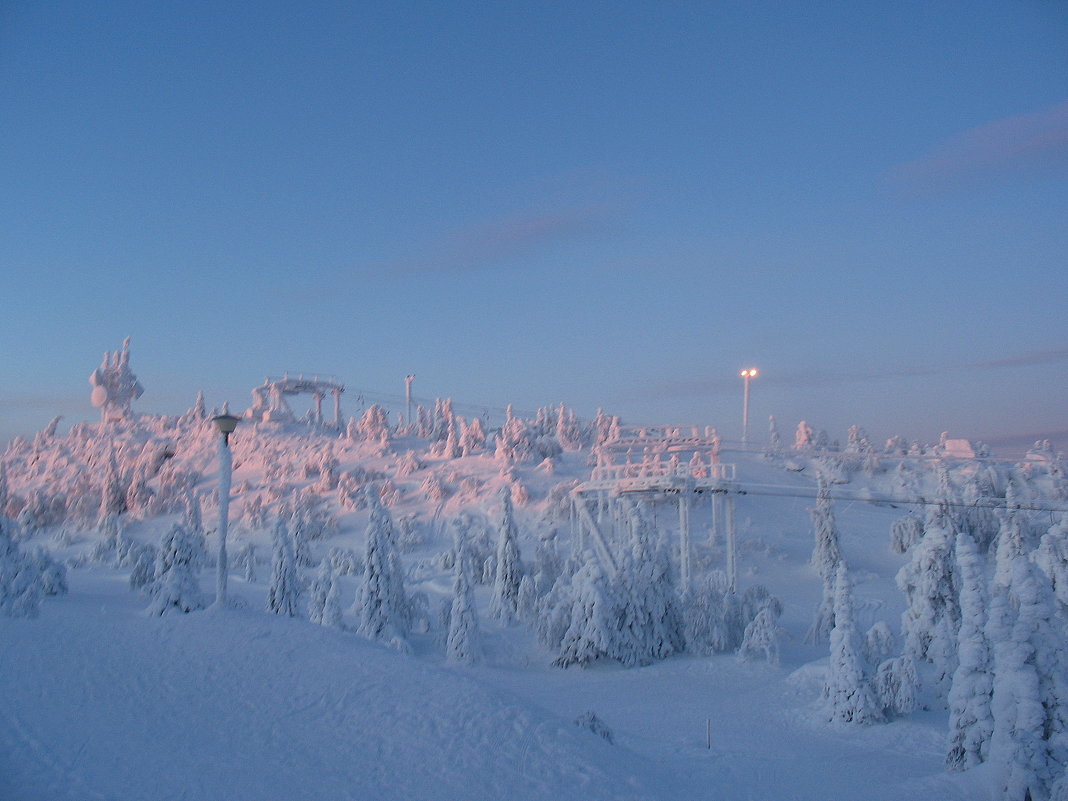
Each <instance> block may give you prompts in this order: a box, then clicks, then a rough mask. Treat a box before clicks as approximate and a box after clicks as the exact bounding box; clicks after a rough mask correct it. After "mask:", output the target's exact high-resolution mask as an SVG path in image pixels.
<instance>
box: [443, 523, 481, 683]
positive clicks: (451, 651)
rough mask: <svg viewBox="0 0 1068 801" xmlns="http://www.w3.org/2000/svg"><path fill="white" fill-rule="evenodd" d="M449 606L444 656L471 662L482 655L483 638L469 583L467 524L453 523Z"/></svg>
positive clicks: (472, 588) (472, 591)
mask: <svg viewBox="0 0 1068 801" xmlns="http://www.w3.org/2000/svg"><path fill="white" fill-rule="evenodd" d="M453 532H454V535H455V547H454V551H455V556H454V557H453V573H454V578H453V585H452V607H451V609H450V612H449V635H448V639H447V640H446V642H445V658H446V659H447V660H448V661H449V662H452V663H454V664H463V665H470V664H473V663H475V662H478V661H479V660H480V659H481V658H482V638H481V636H480V633H479V627H478V610H477V609H476V607H475V590H474V587H473V586H472V584H471V555H470V553H469V551H468V547H467V538H466V536H465V535H466V533H467V531H466V527H465V526H463V525H457V526H455V527H454V530H453Z"/></svg>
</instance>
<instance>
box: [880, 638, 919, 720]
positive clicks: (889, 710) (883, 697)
mask: <svg viewBox="0 0 1068 801" xmlns="http://www.w3.org/2000/svg"><path fill="white" fill-rule="evenodd" d="M918 688H919V679H918V677H917V675H916V660H915V659H913V658H912V657H911V656H910V655H909V654H905V655H903V656H898V657H894V658H893V659H886V660H884V661H882V662H881V663H879V667H878V669H877V670H876V672H875V676H874V677H873V678H872V680H871V690H872V694H873V695H874V696H875V702H876V705H877V706H878V707H879V709H881V710H882V714H883V715H884V716H885V717H887V718H893V717H903V716H905V715H909V714H911V713H912V711H913V710H914V709H915V708H916V691H917V689H918Z"/></svg>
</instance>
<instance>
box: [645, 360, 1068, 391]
mask: <svg viewBox="0 0 1068 801" xmlns="http://www.w3.org/2000/svg"><path fill="white" fill-rule="evenodd" d="M1064 361H1068V347H1063V348H1055V349H1053V350H1040V351H1029V352H1027V353H1020V354H1016V355H1013V356H1006V357H1003V358H1000V359H988V360H984V361H970V362H958V363H955V364H942V365H929V366H923V367H907V368H901V369H897V370H883V371H877V372H876V371H869V372H865V371H861V370H834V371H822V370H813V371H806V372H790V373H779V374H775V373H767V374H765V375H763V376H761V378H760V381H761V383H766V384H772V385H774V386H781V387H799V388H800V387H821V386H835V385H838V384H851V383H855V382H862V381H883V380H888V379H895V378H922V377H924V376H932V375H945V374H948V373H955V372H980V371H986V370H1005V369H1010V368H1013V367H1030V366H1033V365H1040V364H1057V363H1060V362H1064ZM737 389H738V379H736V378H734V377H729V378H725V377H720V376H717V377H714V378H713V377H694V378H690V379H683V380H679V381H668V382H664V383H661V384H658V385H656V386H654V387H649V388H648V391H649V394H651V395H653V396H655V397H683V398H685V397H697V396H701V395H713V394H717V393H723V392H736V391H737Z"/></svg>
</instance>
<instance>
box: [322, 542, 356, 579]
mask: <svg viewBox="0 0 1068 801" xmlns="http://www.w3.org/2000/svg"><path fill="white" fill-rule="evenodd" d="M326 558H327V561H329V562H330V565H331V567H332V568H333V570H334V575H336V576H358V575H359V574H361V573H363V561H362V560H361V559H360V557H359V555H357V553H356V552H355V551H353V550H350V549H348V548H336V547H335V548H331V549H330V551H329V553H327V557H326Z"/></svg>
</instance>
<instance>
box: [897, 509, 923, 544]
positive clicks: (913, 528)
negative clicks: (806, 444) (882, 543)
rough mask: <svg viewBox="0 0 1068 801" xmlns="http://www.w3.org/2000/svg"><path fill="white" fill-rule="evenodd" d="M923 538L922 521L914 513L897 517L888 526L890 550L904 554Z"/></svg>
mask: <svg viewBox="0 0 1068 801" xmlns="http://www.w3.org/2000/svg"><path fill="white" fill-rule="evenodd" d="M922 536H923V520H922V519H920V516H919V515H917V514H916V513H915V512H909V513H908V514H906V515H905V516H904V517H899V518H898V519H897V520H895V521H894V522H893V523H892V524H891V525H890V550H892V551H893V552H894V553H898V554H901V553H905V552H906V551H908V549H909V548H911V547H912V546H913V544H914V543H917V542H919V541H920V538H921V537H922Z"/></svg>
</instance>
